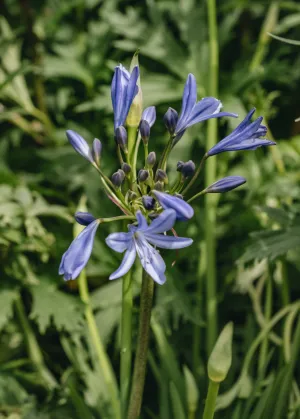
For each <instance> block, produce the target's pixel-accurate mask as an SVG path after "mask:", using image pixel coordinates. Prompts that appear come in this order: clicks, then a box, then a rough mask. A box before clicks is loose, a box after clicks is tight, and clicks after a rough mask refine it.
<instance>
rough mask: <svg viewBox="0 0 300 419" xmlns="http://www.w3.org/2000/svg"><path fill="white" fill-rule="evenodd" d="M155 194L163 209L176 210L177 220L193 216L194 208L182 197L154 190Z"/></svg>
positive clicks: (184, 219)
mask: <svg viewBox="0 0 300 419" xmlns="http://www.w3.org/2000/svg"><path fill="white" fill-rule="evenodd" d="M153 194H154V195H155V197H156V199H157V200H158V202H159V203H160V205H161V206H162V207H163V209H173V210H174V211H175V212H176V218H177V220H179V221H186V220H189V219H190V218H192V217H193V215H194V210H193V208H192V207H191V206H190V205H189V204H188V203H187V202H185V201H183V200H182V199H180V198H177V197H176V196H172V195H169V194H167V193H164V192H158V191H153Z"/></svg>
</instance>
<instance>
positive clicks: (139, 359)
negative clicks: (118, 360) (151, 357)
mask: <svg viewBox="0 0 300 419" xmlns="http://www.w3.org/2000/svg"><path fill="white" fill-rule="evenodd" d="M153 291H154V282H153V280H152V278H150V276H149V275H148V274H147V273H146V272H145V271H143V281H142V290H141V302H140V320H139V332H138V343H137V350H136V355H135V362H134V371H133V380H132V387H131V396H130V401H129V408H128V419H137V418H138V417H139V415H140V410H141V405H142V399H143V392H144V385H145V375H146V366H147V352H148V343H149V335H150V319H151V308H152V300H153Z"/></svg>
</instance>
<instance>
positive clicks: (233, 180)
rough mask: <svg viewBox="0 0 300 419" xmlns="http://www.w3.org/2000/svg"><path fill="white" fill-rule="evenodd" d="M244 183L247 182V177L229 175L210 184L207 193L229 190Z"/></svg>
mask: <svg viewBox="0 0 300 419" xmlns="http://www.w3.org/2000/svg"><path fill="white" fill-rule="evenodd" d="M243 183H246V179H245V178H243V177H242V176H227V177H224V178H223V179H220V180H218V181H217V182H215V183H213V184H212V185H210V186H208V187H207V188H206V189H205V191H206V193H222V192H228V191H231V190H232V189H235V188H237V187H238V186H240V185H243Z"/></svg>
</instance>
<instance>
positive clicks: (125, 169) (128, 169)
mask: <svg viewBox="0 0 300 419" xmlns="http://www.w3.org/2000/svg"><path fill="white" fill-rule="evenodd" d="M122 170H123V172H124V173H125V175H129V173H130V172H131V166H129V164H128V163H123V164H122Z"/></svg>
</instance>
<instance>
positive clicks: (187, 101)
mask: <svg viewBox="0 0 300 419" xmlns="http://www.w3.org/2000/svg"><path fill="white" fill-rule="evenodd" d="M221 108H222V103H221V101H220V100H218V99H215V98H214V97H205V98H203V99H201V100H200V101H199V102H197V84H196V79H195V76H194V75H193V74H189V75H188V78H187V81H186V83H185V86H184V91H183V97H182V107H181V113H180V115H179V119H178V121H177V124H176V128H175V134H174V135H176V137H175V139H174V144H176V142H177V141H179V139H180V138H181V137H182V135H183V134H184V131H185V130H186V129H187V128H188V127H191V126H192V125H195V124H197V123H198V122H201V121H206V120H207V119H211V118H219V117H221V116H233V117H237V115H236V114H234V113H229V112H220V109H221Z"/></svg>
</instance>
